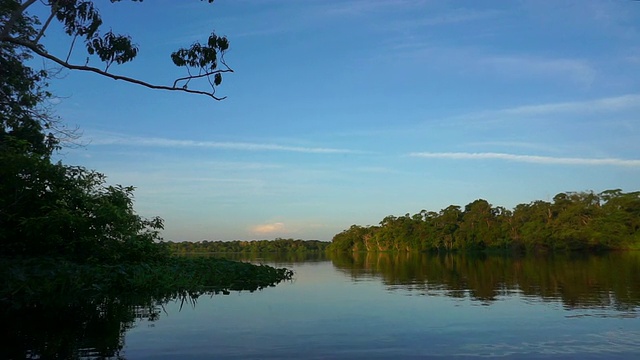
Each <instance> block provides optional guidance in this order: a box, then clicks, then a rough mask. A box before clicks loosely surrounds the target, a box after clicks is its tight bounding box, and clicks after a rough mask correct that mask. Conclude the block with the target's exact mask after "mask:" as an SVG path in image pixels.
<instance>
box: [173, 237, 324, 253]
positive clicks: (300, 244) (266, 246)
mask: <svg viewBox="0 0 640 360" xmlns="http://www.w3.org/2000/svg"><path fill="white" fill-rule="evenodd" d="M165 244H166V245H167V246H168V248H169V249H170V250H171V251H172V252H173V253H175V254H190V253H281V252H305V253H306V252H324V251H325V250H326V249H327V247H328V246H329V244H330V242H328V241H319V240H300V239H297V240H294V239H282V238H276V239H275V240H253V241H239V240H235V241H207V240H204V241H198V242H191V241H183V242H166V243H165Z"/></svg>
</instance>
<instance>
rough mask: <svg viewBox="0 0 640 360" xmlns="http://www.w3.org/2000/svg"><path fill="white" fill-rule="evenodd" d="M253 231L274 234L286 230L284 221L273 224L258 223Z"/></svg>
mask: <svg viewBox="0 0 640 360" xmlns="http://www.w3.org/2000/svg"><path fill="white" fill-rule="evenodd" d="M251 231H252V232H253V233H255V234H260V235H262V234H273V233H275V232H283V231H285V226H284V223H281V222H277V223H272V224H262V225H256V226H253V227H252V228H251Z"/></svg>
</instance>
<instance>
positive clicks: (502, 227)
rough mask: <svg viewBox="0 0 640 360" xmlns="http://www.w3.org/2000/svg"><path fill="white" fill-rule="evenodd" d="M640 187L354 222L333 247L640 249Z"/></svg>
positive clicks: (475, 204) (483, 203)
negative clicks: (510, 206)
mask: <svg viewBox="0 0 640 360" xmlns="http://www.w3.org/2000/svg"><path fill="white" fill-rule="evenodd" d="M639 230H640V191H636V192H629V193H625V192H623V191H622V190H620V189H615V190H606V191H603V192H601V193H599V194H596V193H594V192H592V191H588V192H566V193H560V194H558V195H556V196H555V197H554V198H553V201H552V202H548V201H542V200H538V201H533V202H531V203H528V204H519V205H517V206H516V207H515V208H514V209H512V210H509V209H506V208H504V207H501V206H496V207H494V206H492V205H491V204H490V203H489V202H487V201H486V200H483V199H479V200H475V201H473V202H471V203H469V204H467V205H466V206H465V207H464V208H461V207H460V206H456V205H451V206H448V207H447V208H445V209H442V210H440V211H439V212H434V211H427V210H422V211H420V212H419V213H417V214H414V215H411V214H406V215H404V216H399V217H396V216H387V217H385V218H384V219H383V220H382V221H381V222H380V224H379V225H378V226H368V227H365V226H358V225H352V226H351V227H350V228H349V229H347V230H345V231H343V232H341V233H339V234H337V235H335V236H334V237H333V241H332V243H331V245H330V246H329V250H330V251H457V250H509V251H573V250H616V249H640V231H639Z"/></svg>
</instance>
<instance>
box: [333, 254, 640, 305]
mask: <svg viewBox="0 0 640 360" xmlns="http://www.w3.org/2000/svg"><path fill="white" fill-rule="evenodd" d="M331 260H332V262H333V265H334V266H335V267H336V268H337V269H339V271H341V272H343V273H345V274H347V275H348V276H350V277H351V278H352V279H354V280H358V279H359V278H361V277H368V276H375V277H378V278H380V279H381V281H382V282H383V283H384V284H385V285H386V286H387V287H388V289H389V290H405V291H410V292H412V293H415V294H423V295H429V294H442V293H444V294H446V295H447V296H451V297H460V298H464V297H470V298H471V299H474V300H480V301H482V302H484V303H487V304H490V303H491V302H494V301H496V300H498V299H499V298H501V297H504V296H509V295H510V294H515V293H517V294H520V295H522V296H524V297H532V298H534V300H535V301H538V299H542V300H554V301H555V300H561V301H562V303H563V304H564V305H565V306H566V307H567V308H569V309H573V308H598V307H606V308H610V309H615V310H618V311H635V310H636V309H637V308H638V307H639V306H640V253H638V252H624V253H607V254H601V255H582V254H580V255H571V256H557V255H556V256H551V255H548V256H539V257H519V258H518V257H508V256H486V255H475V256H473V255H462V254H440V255H438V254H415V253H378V254H374V253H342V254H334V255H332V258H331Z"/></svg>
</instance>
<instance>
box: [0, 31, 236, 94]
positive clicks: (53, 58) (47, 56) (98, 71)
mask: <svg viewBox="0 0 640 360" xmlns="http://www.w3.org/2000/svg"><path fill="white" fill-rule="evenodd" d="M3 35H4V34H3ZM4 41H6V42H9V43H12V44H15V45H19V46H24V47H26V48H27V49H29V50H31V51H33V52H34V53H35V54H37V55H39V56H42V57H43V58H45V59H48V60H51V61H53V62H54V63H56V64H58V65H60V66H62V67H65V68H67V69H70V70H80V71H88V72H93V73H96V74H99V75H102V76H105V77H108V78H111V79H114V80H122V81H125V82H128V83H132V84H136V85H140V86H144V87H147V88H149V89H156V90H169V91H181V92H186V93H190V94H199V95H205V96H208V97H210V98H212V99H214V100H224V99H226V96H224V97H217V96H215V94H214V92H213V91H212V92H206V91H201V90H191V89H188V88H181V87H176V86H175V84H176V83H177V82H178V81H181V80H183V81H184V80H190V79H195V78H200V77H204V76H207V75H213V74H216V73H223V72H233V70H232V69H231V68H228V67H227V69H223V70H216V71H213V72H210V73H205V74H202V75H194V76H188V77H184V78H180V79H178V80H176V83H174V86H166V85H154V84H151V83H148V82H145V81H142V80H138V79H135V78H130V77H127V76H122V75H116V74H111V73H108V72H106V71H104V70H101V69H98V68H95V67H92V66H83V65H75V64H70V63H68V62H67V61H64V60H62V59H60V58H58V57H56V56H54V55H51V54H49V53H48V52H46V51H45V50H44V49H42V48H41V47H38V45H37V44H35V43H32V42H30V41H26V40H23V39H17V38H13V37H11V36H9V35H4V36H1V37H0V42H4Z"/></svg>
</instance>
